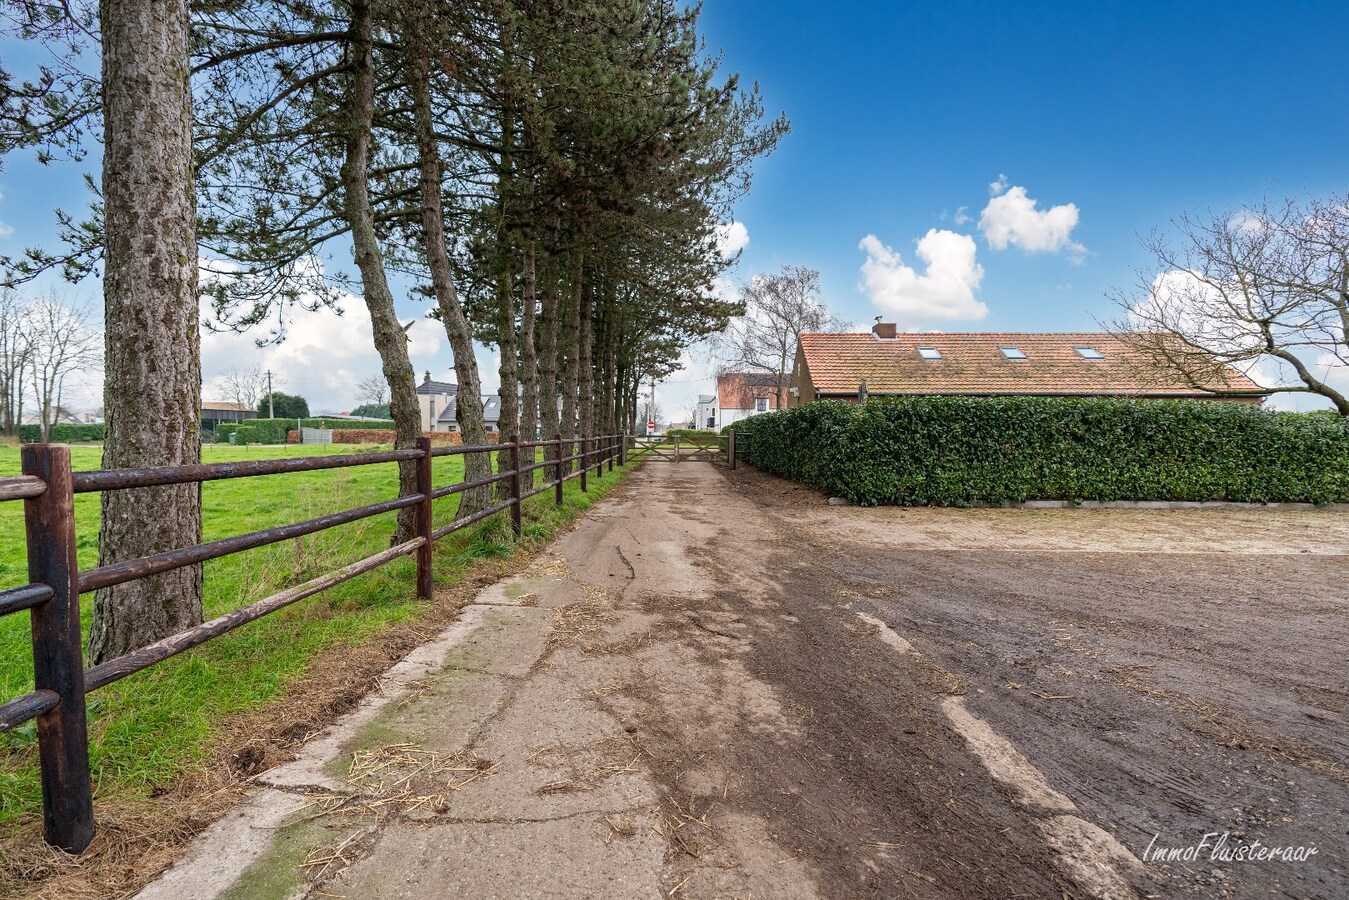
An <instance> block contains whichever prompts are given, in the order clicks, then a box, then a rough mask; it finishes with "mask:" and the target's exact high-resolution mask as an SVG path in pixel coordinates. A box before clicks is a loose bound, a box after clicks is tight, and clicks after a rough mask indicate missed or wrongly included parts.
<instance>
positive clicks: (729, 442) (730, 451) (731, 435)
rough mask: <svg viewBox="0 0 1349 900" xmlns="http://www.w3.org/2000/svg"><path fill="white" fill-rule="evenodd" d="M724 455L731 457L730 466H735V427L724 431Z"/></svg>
mask: <svg viewBox="0 0 1349 900" xmlns="http://www.w3.org/2000/svg"><path fill="white" fill-rule="evenodd" d="M726 435H727V437H726V455H727V456H729V457H730V458H731V468H732V469H734V468H735V429H734V428H732V429H731V430H730V431H728V432H726Z"/></svg>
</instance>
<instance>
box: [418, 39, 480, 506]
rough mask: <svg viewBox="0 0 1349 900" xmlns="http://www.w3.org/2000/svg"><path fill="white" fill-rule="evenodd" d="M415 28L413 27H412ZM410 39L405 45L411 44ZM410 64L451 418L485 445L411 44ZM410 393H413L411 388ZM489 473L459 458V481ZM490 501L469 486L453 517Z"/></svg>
mask: <svg viewBox="0 0 1349 900" xmlns="http://www.w3.org/2000/svg"><path fill="white" fill-rule="evenodd" d="M414 30H416V29H414ZM415 40H416V36H411V37H410V41H415ZM412 46H413V49H412V59H411V64H410V67H409V68H410V70H411V79H412V101H413V112H414V114H415V122H416V128H417V155H418V167H419V169H420V172H421V202H422V230H423V231H424V232H425V233H426V262H427V266H428V267H429V268H430V270H431V286H432V289H433V290H434V291H435V295H436V308H437V309H438V310H439V311H440V321H441V322H442V323H443V324H444V325H445V335H446V337H448V338H449V339H450V351H451V352H452V353H453V354H454V375H455V380H456V381H457V382H458V383H459V393H458V395H457V396H456V397H455V420H456V421H457V422H458V423H459V431H460V433H461V435H462V436H463V441H464V443H465V444H476V445H482V444H485V443H487V428H486V426H485V425H484V423H483V412H482V380H481V379H480V378H479V377H478V360H477V357H475V356H474V354H473V330H472V329H471V328H470V327H469V324H468V317H467V316H465V315H464V306H463V304H462V303H460V302H459V292H458V290H456V289H455V285H454V275H453V270H452V269H451V267H450V255H449V251H448V250H447V249H446V246H445V207H444V203H443V199H442V194H441V185H442V184H443V183H444V182H443V173H444V164H443V162H442V160H441V157H440V148H439V146H438V145H437V143H436V136H435V122H434V119H433V117H432V113H431V69H430V58H429V54H428V53H427V52H426V51H425V48H424V47H423V46H422V45H421V42H420V41H416V42H415V43H414V44H413V45H412ZM414 390H415V389H414ZM491 471H492V458H491V455H490V454H487V453H467V454H465V455H464V480H465V481H477V480H479V479H482V478H486V477H487V476H488V475H490V474H491ZM491 502H492V492H491V489H489V488H472V489H470V490H467V491H464V492H463V493H461V494H460V495H459V509H458V512H457V513H456V514H455V515H456V518H464V517H465V516H471V515H473V514H474V513H477V512H480V511H481V510H484V509H486V508H487V507H488V506H489V505H491Z"/></svg>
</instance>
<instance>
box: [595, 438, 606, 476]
mask: <svg viewBox="0 0 1349 900" xmlns="http://www.w3.org/2000/svg"><path fill="white" fill-rule="evenodd" d="M595 477H596V478H603V477H604V438H602V437H599V436H596V437H595Z"/></svg>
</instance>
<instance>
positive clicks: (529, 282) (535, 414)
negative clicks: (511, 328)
mask: <svg viewBox="0 0 1349 900" xmlns="http://www.w3.org/2000/svg"><path fill="white" fill-rule="evenodd" d="M535 265H536V260H535V256H534V242H533V241H532V240H531V241H530V242H529V243H528V244H527V245H526V247H525V271H524V278H523V280H522V285H521V297H520V303H521V310H520V384H521V387H522V388H523V390H522V391H521V403H522V405H523V408H522V409H521V411H520V439H521V440H525V441H532V440H534V437H535V432H536V430H537V429H538V427H539V361H538V355H537V354H536V353H535V351H534V317H535V315H536V311H537V307H538V287H537V285H538V279H537V272H536V271H535ZM534 457H535V452H534V449H533V448H530V449H529V450H527V451H525V453H524V457H523V458H524V460H525V461H526V463H527V464H530V465H532V464H533V463H534ZM535 471H537V470H531V471H528V472H526V473H525V474H524V475H523V476H522V478H521V488H522V490H530V489H532V488H533V487H534V472H535Z"/></svg>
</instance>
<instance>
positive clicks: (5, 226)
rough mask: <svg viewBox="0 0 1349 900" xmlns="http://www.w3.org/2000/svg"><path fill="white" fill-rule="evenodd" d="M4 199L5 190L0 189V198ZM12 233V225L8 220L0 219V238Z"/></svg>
mask: <svg viewBox="0 0 1349 900" xmlns="http://www.w3.org/2000/svg"><path fill="white" fill-rule="evenodd" d="M4 199H5V192H4V191H0V200H4ZM13 233H14V226H13V225H10V224H9V223H8V222H4V221H0V238H7V237H9V236H10V235H12V234H13Z"/></svg>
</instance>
